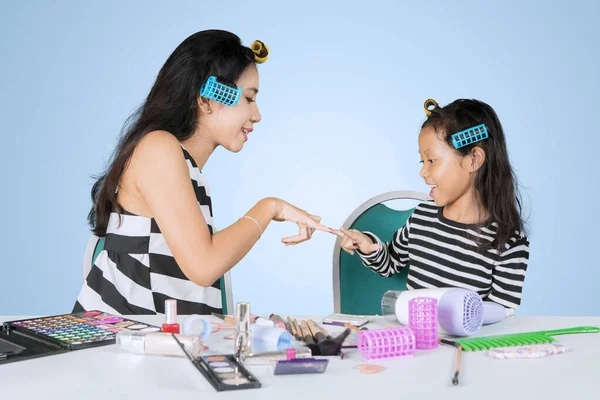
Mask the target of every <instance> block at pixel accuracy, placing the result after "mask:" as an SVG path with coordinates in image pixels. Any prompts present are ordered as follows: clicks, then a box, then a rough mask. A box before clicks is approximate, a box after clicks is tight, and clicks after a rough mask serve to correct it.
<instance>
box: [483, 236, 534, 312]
mask: <svg viewBox="0 0 600 400" xmlns="http://www.w3.org/2000/svg"><path fill="white" fill-rule="evenodd" d="M528 263H529V240H528V239H527V237H525V236H517V237H513V238H511V239H510V241H509V244H508V248H507V249H506V250H505V251H504V252H503V253H502V254H500V259H499V261H498V263H497V264H496V266H495V267H494V271H493V273H492V291H491V292H490V294H489V295H488V300H490V301H493V302H495V303H498V304H500V305H502V306H504V307H505V308H507V315H512V314H514V312H515V310H516V309H517V307H519V305H520V304H521V294H522V292H523V283H524V281H525V273H526V272H527V265H528Z"/></svg>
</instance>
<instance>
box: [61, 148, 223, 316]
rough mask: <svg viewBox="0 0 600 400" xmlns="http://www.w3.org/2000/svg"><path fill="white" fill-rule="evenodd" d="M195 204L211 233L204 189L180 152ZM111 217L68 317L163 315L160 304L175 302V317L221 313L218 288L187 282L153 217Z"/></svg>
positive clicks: (189, 158) (190, 162)
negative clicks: (82, 314)
mask: <svg viewBox="0 0 600 400" xmlns="http://www.w3.org/2000/svg"><path fill="white" fill-rule="evenodd" d="M182 150H183V156H184V157H185V161H186V163H187V165H188V169H189V173H190V179H191V184H192V186H193V187H194V191H195V193H196V199H197V200H198V205H199V207H200V209H201V210H202V215H204V219H205V220H206V222H207V224H208V229H209V230H210V233H211V235H212V234H213V233H214V228H213V213H212V204H211V198H210V191H209V188H208V184H207V182H206V180H205V178H204V176H203V175H202V173H201V171H200V170H199V169H198V166H197V165H196V162H195V161H194V159H193V158H192V156H191V155H190V154H189V153H188V152H187V151H186V150H185V149H184V148H183V146H182ZM121 220H122V223H121V225H120V226H119V214H117V213H112V214H111V215H110V220H109V223H108V227H107V230H106V240H105V244H104V250H103V251H102V252H101V253H100V255H99V256H98V258H97V259H96V261H95V263H94V265H93V266H92V268H91V270H90V272H89V274H88V275H87V276H86V277H85V281H84V283H83V288H82V289H81V292H80V294H79V297H78V298H77V302H76V303H75V307H74V309H73V311H74V312H78V311H83V310H100V311H104V312H109V313H113V314H121V315H127V314H157V313H158V314H164V311H165V310H164V308H165V307H164V306H165V300H166V299H176V300H177V311H178V313H179V314H210V313H211V312H218V313H221V310H222V303H221V287H220V282H219V280H217V281H216V282H215V283H214V284H213V285H212V286H210V287H202V286H198V285H196V284H195V283H193V282H192V281H190V280H189V279H188V278H187V277H186V276H185V275H184V274H183V272H182V271H181V268H179V265H177V262H176V261H175V258H174V257H173V255H172V254H171V251H170V250H169V246H167V242H166V241H165V238H164V237H163V235H162V233H161V231H160V228H159V227H158V225H157V223H156V221H155V220H154V218H147V217H142V216H139V215H134V214H132V213H129V212H125V213H124V214H121Z"/></svg>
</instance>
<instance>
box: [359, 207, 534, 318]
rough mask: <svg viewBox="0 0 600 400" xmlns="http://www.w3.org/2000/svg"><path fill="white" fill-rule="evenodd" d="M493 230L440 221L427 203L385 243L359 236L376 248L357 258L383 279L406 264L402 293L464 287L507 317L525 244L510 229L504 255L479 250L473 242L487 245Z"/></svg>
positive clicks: (517, 296) (521, 276) (523, 266)
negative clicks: (498, 307) (500, 308)
mask: <svg viewBox="0 0 600 400" xmlns="http://www.w3.org/2000/svg"><path fill="white" fill-rule="evenodd" d="M496 227H497V225H496V224H495V223H492V224H490V225H489V226H488V227H483V228H481V230H480V231H479V233H478V232H477V228H474V226H473V225H466V224H461V223H458V222H455V221H451V220H449V219H447V218H445V217H444V216H443V213H442V208H441V207H438V206H436V205H435V203H434V202H432V201H428V202H424V203H421V204H419V205H418V206H417V207H416V209H415V211H414V213H413V215H412V216H411V217H410V218H409V219H408V221H407V223H406V225H405V226H403V227H402V228H401V229H399V230H398V231H397V232H396V233H395V234H394V237H393V239H392V241H391V242H389V243H385V244H383V243H382V241H381V240H380V239H379V238H378V237H377V236H376V235H374V234H373V233H371V232H363V233H365V234H367V235H368V236H370V237H371V238H372V239H373V240H374V241H376V242H377V243H379V245H380V249H379V250H378V251H376V252H374V253H372V254H369V255H365V254H361V253H360V252H358V254H359V256H360V257H361V260H362V261H363V263H364V264H365V266H367V267H369V268H371V269H372V270H373V271H375V272H377V273H378V274H380V275H382V276H386V277H387V276H390V275H392V274H394V273H396V272H398V271H400V270H401V269H402V268H404V267H406V266H408V268H409V271H408V281H407V287H408V289H422V288H441V287H460V288H465V289H470V290H474V291H476V292H477V293H479V295H480V296H481V297H482V298H483V299H486V300H491V301H494V302H496V303H499V304H501V305H502V306H504V307H506V308H508V309H509V310H508V312H509V314H513V313H514V310H515V309H516V308H517V307H518V306H519V305H520V304H521V293H522V290H523V282H524V280H525V272H526V270H527V264H528V262H529V241H528V239H527V237H525V236H524V235H522V234H521V233H519V232H517V231H515V232H514V234H513V235H512V236H511V237H510V238H509V241H508V243H507V244H506V248H505V250H504V251H502V252H499V251H497V250H495V249H488V250H485V251H481V249H479V248H478V245H477V243H476V240H477V238H478V237H479V238H480V240H479V242H481V240H486V241H489V242H492V241H493V240H494V236H495V234H496V231H495V228H496Z"/></svg>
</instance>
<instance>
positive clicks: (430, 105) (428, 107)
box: [423, 99, 440, 117]
mask: <svg viewBox="0 0 600 400" xmlns="http://www.w3.org/2000/svg"><path fill="white" fill-rule="evenodd" d="M439 106H440V105H439V104H438V102H437V101H435V100H434V99H427V100H425V104H423V109H424V110H425V115H427V116H428V117H429V116H430V115H431V112H432V111H433V110H435V109H436V108H438V107H439Z"/></svg>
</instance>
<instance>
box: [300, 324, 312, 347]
mask: <svg viewBox="0 0 600 400" xmlns="http://www.w3.org/2000/svg"><path fill="white" fill-rule="evenodd" d="M300 326H301V329H302V337H304V342H305V343H306V344H315V338H314V337H313V335H311V332H310V329H309V328H308V324H307V323H306V321H302V322H301V323H300Z"/></svg>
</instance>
